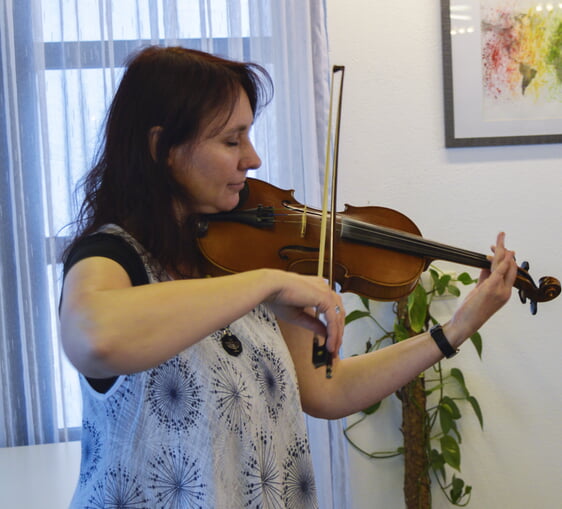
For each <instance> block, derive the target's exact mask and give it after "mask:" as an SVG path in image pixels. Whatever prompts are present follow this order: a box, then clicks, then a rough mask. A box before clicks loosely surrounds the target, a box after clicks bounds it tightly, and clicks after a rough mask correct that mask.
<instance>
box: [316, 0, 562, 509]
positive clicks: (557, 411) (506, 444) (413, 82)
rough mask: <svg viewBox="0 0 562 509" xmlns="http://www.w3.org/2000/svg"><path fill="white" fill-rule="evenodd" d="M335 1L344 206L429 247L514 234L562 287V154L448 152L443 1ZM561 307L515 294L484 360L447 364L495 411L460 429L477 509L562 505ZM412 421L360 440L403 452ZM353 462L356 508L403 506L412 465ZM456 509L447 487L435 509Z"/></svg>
mask: <svg viewBox="0 0 562 509" xmlns="http://www.w3.org/2000/svg"><path fill="white" fill-rule="evenodd" d="M327 6H328V30H329V39H330V46H331V59H332V63H333V64H341V65H345V66H346V74H345V90H344V99H343V119H342V135H341V145H340V165H339V167H340V187H339V190H338V195H339V199H340V201H341V203H342V204H343V203H344V202H345V203H351V204H353V205H375V204H376V205H384V206H388V207H391V208H395V209H398V210H400V211H402V212H403V213H405V214H406V215H408V216H409V217H411V218H412V219H413V220H414V221H415V222H416V224H417V225H418V226H419V228H420V229H421V231H422V233H423V234H424V235H425V236H426V237H427V238H429V239H433V240H437V241H441V242H444V243H447V244H450V245H453V246H458V247H463V248H467V249H471V250H474V251H478V252H481V253H487V252H488V249H489V246H490V244H491V243H492V242H493V240H494V239H495V235H496V233H497V232H498V231H500V230H504V231H506V232H507V234H508V237H507V241H508V244H509V246H510V247H511V248H513V249H515V250H516V252H517V257H518V260H519V261H523V260H529V262H530V263H531V274H532V275H533V277H534V278H535V280H538V278H539V277H541V276H544V275H550V276H555V277H557V278H558V279H562V265H561V262H560V253H561V252H562V235H561V231H560V225H561V219H562V200H560V192H561V191H562V164H561V162H562V146H561V145H560V144H555V145H542V146H540V145H536V146H531V145H526V146H514V147H491V148H463V149H458V148H457V149H445V148H444V141H443V140H444V125H443V124H444V122H443V93H442V89H443V87H442V66H441V27H440V6H439V2H438V1H436V0H435V1H431V2H429V1H426V0H422V1H420V0H403V1H401V2H396V1H395V0H377V1H375V2H374V1H372V0H346V1H345V2H343V1H341V0H327ZM459 270H464V268H461V269H459ZM471 272H472V271H471ZM474 274H476V272H474ZM561 310H562V297H561V298H558V299H557V300H555V301H552V302H550V303H545V304H542V305H541V304H539V312H538V315H537V316H531V315H530V313H529V311H528V306H523V305H522V304H521V303H520V302H519V299H518V297H517V295H516V294H515V292H514V296H513V299H512V300H511V302H510V303H509V304H508V305H507V306H506V307H505V308H504V309H502V310H501V311H500V313H499V314H498V315H497V316H496V317H494V318H493V319H492V321H490V322H489V323H488V324H486V325H485V327H484V328H483V329H482V331H481V332H482V335H483V337H484V340H485V346H484V358H483V361H480V360H479V359H478V357H477V355H476V354H475V353H474V350H473V349H472V347H471V346H469V345H465V347H463V351H462V354H461V355H459V356H458V357H457V358H455V359H453V360H452V361H449V363H448V365H450V366H454V365H458V366H459V367H461V369H462V370H463V372H464V374H465V376H466V378H467V384H468V386H469V388H470V389H471V391H472V392H473V394H474V395H475V396H476V397H477V399H478V400H479V402H480V404H481V406H482V409H483V413H484V420H485V429H484V431H483V432H482V431H480V427H479V425H478V422H477V420H476V418H475V417H474V416H473V414H472V413H471V412H470V411H469V410H467V411H466V412H465V416H464V418H463V419H462V423H461V432H462V435H463V439H464V440H463V444H462V451H461V453H462V477H463V478H464V479H465V481H466V482H468V483H469V484H471V485H472V486H473V497H472V501H471V503H470V505H469V507H473V508H475V509H483V508H490V507H510V508H511V509H523V508H525V509H526V508H527V507H545V508H547V507H548V508H551V507H552V508H554V507H561V505H560V504H561V502H560V495H559V490H560V488H559V483H560V479H562V461H561V460H560V458H561V455H562V436H561V433H560V422H561V420H562V404H561V403H562V398H561V396H560V385H561V382H562V374H561V373H560V367H559V364H560V359H562V334H561V332H560V326H559V317H560V313H561ZM349 332H350V334H348V336H351V335H352V334H353V333H354V332H356V331H355V329H354V330H350V331H349ZM363 340H364V338H360V340H359V341H360V343H361V342H363ZM395 405H396V403H395V402H388V403H387V406H391V407H392V406H395ZM399 424H400V415H399V412H394V413H393V412H390V413H388V414H387V415H385V416H381V417H377V419H376V420H374V421H372V422H371V423H369V424H368V425H363V426H362V427H361V429H359V430H358V431H359V433H356V434H355V435H354V436H355V437H358V438H360V439H361V440H362V441H363V443H364V444H366V445H367V447H369V448H370V449H371V450H380V449H382V448H385V447H388V446H389V445H390V446H395V445H396V444H397V443H398V441H399V440H400V434H399V432H398V431H397V428H398V426H399ZM350 454H351V475H352V478H353V479H352V483H353V485H352V487H353V490H354V497H355V498H354V504H353V507H354V509H363V508H371V507H381V508H382V507H391V508H398V507H403V496H402V491H401V490H402V487H401V485H402V477H401V476H402V462H401V459H393V460H378V461H373V460H369V459H366V458H365V457H362V456H361V455H359V454H358V453H355V452H354V451H351V452H350ZM445 507H449V505H448V504H447V503H445V499H444V498H443V497H442V495H441V494H440V493H439V492H437V491H435V492H434V508H436V509H439V508H445Z"/></svg>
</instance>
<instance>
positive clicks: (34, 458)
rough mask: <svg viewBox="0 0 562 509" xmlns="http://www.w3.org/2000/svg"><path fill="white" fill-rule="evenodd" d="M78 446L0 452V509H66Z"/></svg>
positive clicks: (76, 470) (75, 476)
mask: <svg viewBox="0 0 562 509" xmlns="http://www.w3.org/2000/svg"><path fill="white" fill-rule="evenodd" d="M79 468H80V442H63V443H60V444H45V445H31V446H25V447H7V448H0V508H1V509H68V505H69V503H70V500H71V498H72V494H73V493H74V488H75V486H76V482H77V480H78V473H79Z"/></svg>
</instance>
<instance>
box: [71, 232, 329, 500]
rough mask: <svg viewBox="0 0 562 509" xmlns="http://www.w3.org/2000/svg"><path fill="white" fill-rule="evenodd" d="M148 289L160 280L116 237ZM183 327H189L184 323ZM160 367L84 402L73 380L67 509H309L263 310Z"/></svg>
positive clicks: (275, 345)
mask: <svg viewBox="0 0 562 509" xmlns="http://www.w3.org/2000/svg"><path fill="white" fill-rule="evenodd" d="M103 231H105V232H107V233H114V234H117V235H120V236H122V237H125V238H126V239H127V240H128V241H129V242H130V243H131V244H132V245H133V246H134V247H135V249H136V250H137V252H139V254H140V255H141V257H142V259H143V261H144V263H145V268H146V270H147V274H148V276H149V280H150V282H151V283H155V282H158V281H163V280H166V279H168V276H167V275H166V274H165V273H164V271H162V270H161V269H159V266H158V265H157V264H156V263H154V262H153V261H151V259H150V256H148V255H147V254H146V252H144V251H143V250H142V248H141V247H140V246H139V245H138V244H137V243H136V242H135V241H134V240H133V239H132V238H131V237H129V236H128V235H127V234H126V233H125V232H123V231H122V230H121V229H120V228H118V227H115V226H109V227H106V228H104V230H103ZM193 319H194V320H196V319H197V317H193ZM230 330H231V332H232V333H233V334H234V335H235V336H236V337H238V338H239V339H240V341H241V343H242V353H241V354H240V355H238V356H232V355H230V354H229V353H228V352H227V351H226V350H225V349H224V348H223V346H222V344H221V341H220V340H221V337H222V332H221V331H217V332H216V333H213V334H211V335H210V336H208V337H206V338H205V339H203V340H202V341H199V342H198V343H197V344H195V345H193V346H191V347H190V348H188V349H186V350H185V351H183V352H181V353H180V354H179V355H177V356H175V357H173V358H172V359H170V360H168V361H167V362H165V363H163V364H161V365H159V366H157V367H155V368H153V369H149V370H147V371H143V372H140V373H136V374H131V375H125V376H120V377H119V378H118V379H117V381H116V382H115V384H114V385H113V386H112V387H111V389H110V390H109V391H108V392H107V393H105V394H101V393H99V392H96V391H95V390H94V389H93V388H92V387H91V386H90V384H89V383H88V381H86V380H85V379H84V377H81V386H82V398H83V430H82V461H81V467H80V476H79V482H78V486H77V489H76V492H75V494H74V498H73V501H72V504H71V508H80V509H85V508H88V509H89V508H95V509H98V508H118V507H119V508H131V509H133V508H134V509H140V508H146V509H156V508H178V509H179V508H182V509H183V508H209V509H223V508H224V509H231V508H232V509H238V508H256V509H257V508H262V509H269V508H271V509H280V508H295V509H297V508H303V509H311V508H316V507H317V506H318V504H317V499H316V489H315V485H314V474H313V467H312V461H311V457H310V450H309V445H308V438H307V433H306V424H305V420H304V415H303V413H302V409H301V406H300V399H299V394H298V386H297V379H296V373H295V369H294V366H293V362H292V360H291V356H290V354H289V351H288V349H287V347H286V344H285V342H284V340H283V338H282V336H281V334H280V331H279V328H278V325H277V322H276V320H275V318H274V316H273V315H272V313H271V312H270V311H269V309H268V308H267V307H266V306H258V307H257V308H256V309H254V310H253V311H251V312H250V313H248V314H247V315H246V316H243V317H242V318H240V319H239V320H236V321H235V322H233V323H232V324H231V325H230Z"/></svg>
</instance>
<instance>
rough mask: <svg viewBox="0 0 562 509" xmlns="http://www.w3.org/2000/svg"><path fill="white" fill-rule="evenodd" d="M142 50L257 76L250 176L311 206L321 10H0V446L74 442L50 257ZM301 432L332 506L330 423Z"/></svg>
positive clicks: (338, 447) (12, 2)
mask: <svg viewBox="0 0 562 509" xmlns="http://www.w3.org/2000/svg"><path fill="white" fill-rule="evenodd" d="M148 44H162V45H176V44H179V45H183V46H187V47H193V48H198V49H202V50H205V51H210V52H214V53H218V54H221V55H224V56H229V57H231V58H235V59H240V60H250V61H255V62H258V63H261V64H262V65H264V66H265V67H266V68H267V69H268V70H269V72H270V73H271V75H272V77H273V80H274V83H275V87H276V93H275V98H274V101H273V103H272V104H271V105H270V106H269V108H268V109H267V110H266V111H265V112H264V114H263V115H262V116H261V117H260V118H259V119H258V121H257V123H256V126H255V129H254V139H255V143H256V147H257V149H258V152H259V153H260V155H261V157H262V160H263V166H262V169H260V170H259V172H258V174H257V176H259V177H260V178H262V179H264V180H267V181H269V182H271V183H273V184H275V185H278V186H280V187H282V188H291V189H297V190H298V191H297V198H298V199H300V200H301V201H304V202H306V203H308V204H311V205H314V206H317V205H318V203H319V193H320V188H321V174H322V167H323V161H322V159H323V152H324V141H323V140H324V136H325V134H324V133H323V130H324V129H325V128H324V127H323V126H325V125H326V117H327V103H328V79H329V69H328V56H327V36H326V29H325V5H324V0H304V1H303V0H113V1H112V0H0V68H1V73H2V74H1V80H0V165H1V172H0V200H1V203H2V206H1V208H0V241H1V242H0V276H1V281H0V317H1V324H0V332H1V338H0V387H1V391H0V446H13V445H24V444H38V443H46V442H56V441H60V440H68V439H72V438H75V437H76V436H77V433H76V432H77V430H78V429H79V427H80V395H79V391H78V386H77V377H76V373H75V372H74V370H73V369H72V368H71V367H70V366H69V364H68V362H67V361H66V359H65V357H64V354H63V353H62V351H61V349H60V345H59V342H58V324H57V319H56V316H57V302H58V296H59V293H60V265H59V264H57V256H58V254H59V253H60V249H61V246H62V245H63V244H64V235H65V233H66V231H65V226H66V225H67V224H68V223H69V222H70V220H71V218H72V217H73V216H74V213H75V210H76V202H75V200H74V199H73V190H74V187H75V184H76V182H77V180H78V179H79V178H80V176H81V175H82V174H83V172H84V171H85V170H86V169H87V168H88V164H89V162H90V160H91V158H92V155H93V149H94V147H95V144H96V140H97V134H98V132H99V127H100V124H101V121H102V119H103V115H104V112H105V110H106V107H107V105H108V103H109V101H110V100H111V97H112V95H113V92H114V90H115V86H116V83H118V81H119V78H120V74H121V71H122V69H121V67H120V66H121V65H122V62H123V60H124V58H125V57H126V55H128V54H129V53H130V52H131V51H132V50H133V49H135V48H136V47H138V46H143V45H148ZM309 428H310V436H311V442H312V448H313V457H314V460H315V463H316V470H317V474H318V488H319V495H320V498H321V507H322V508H331V507H337V508H344V507H346V500H347V499H348V497H347V487H346V486H347V485H346V483H345V482H344V481H343V480H344V479H345V472H344V469H345V463H346V459H345V458H346V456H345V446H344V442H343V435H342V432H341V423H339V422H330V423H328V422H325V421H318V420H314V419H310V420H309ZM333 479H335V480H336V481H335V482H332V480H333Z"/></svg>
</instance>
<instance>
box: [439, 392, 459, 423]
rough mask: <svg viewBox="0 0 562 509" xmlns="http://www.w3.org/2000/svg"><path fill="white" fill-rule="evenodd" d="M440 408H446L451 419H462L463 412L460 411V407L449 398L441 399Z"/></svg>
mask: <svg viewBox="0 0 562 509" xmlns="http://www.w3.org/2000/svg"><path fill="white" fill-rule="evenodd" d="M439 407H440V408H445V409H446V410H447V412H449V414H451V417H452V418H453V419H460V418H461V412H460V410H459V407H458V406H457V404H456V403H455V402H454V401H453V400H452V399H451V398H450V397H449V396H443V398H441V401H440V402H439Z"/></svg>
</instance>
